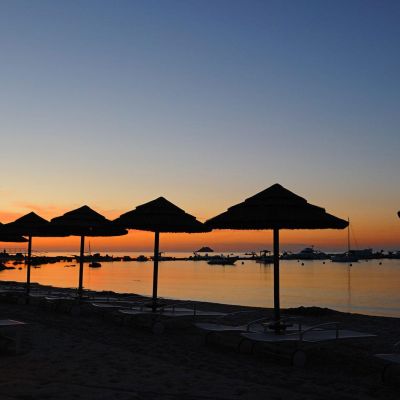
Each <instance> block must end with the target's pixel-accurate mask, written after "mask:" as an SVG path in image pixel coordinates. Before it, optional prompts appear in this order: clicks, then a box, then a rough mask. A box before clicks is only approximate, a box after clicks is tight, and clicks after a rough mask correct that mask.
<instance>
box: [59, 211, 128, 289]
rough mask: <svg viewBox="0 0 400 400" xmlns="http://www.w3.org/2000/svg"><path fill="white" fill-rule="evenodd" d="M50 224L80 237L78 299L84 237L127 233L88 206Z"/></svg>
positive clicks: (67, 233)
mask: <svg viewBox="0 0 400 400" xmlns="http://www.w3.org/2000/svg"><path fill="white" fill-rule="evenodd" d="M51 224H52V225H53V226H54V227H56V228H58V229H61V230H62V231H63V232H64V233H65V234H66V235H71V236H80V238H81V245H80V257H79V285H78V292H79V297H82V293H83V259H84V250H85V237H86V236H90V237H97V236H122V235H126V234H127V233H128V232H127V231H126V230H125V229H122V228H120V227H118V226H116V225H115V224H114V223H113V222H111V221H110V220H108V219H107V218H106V217H104V216H103V215H101V214H99V213H98V212H96V211H94V210H92V209H91V208H90V207H88V206H83V207H80V208H77V209H75V210H72V211H68V212H66V213H65V214H64V215H61V216H60V217H55V218H53V219H52V220H51Z"/></svg>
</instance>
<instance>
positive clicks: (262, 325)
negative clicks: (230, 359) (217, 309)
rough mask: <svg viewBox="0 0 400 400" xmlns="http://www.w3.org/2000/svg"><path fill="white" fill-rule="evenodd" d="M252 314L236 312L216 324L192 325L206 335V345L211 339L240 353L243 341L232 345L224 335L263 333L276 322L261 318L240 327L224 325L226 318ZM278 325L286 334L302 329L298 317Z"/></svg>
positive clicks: (283, 320)
mask: <svg viewBox="0 0 400 400" xmlns="http://www.w3.org/2000/svg"><path fill="white" fill-rule="evenodd" d="M252 312H254V311H238V312H234V313H230V314H227V315H226V316H223V317H221V318H219V319H218V321H217V322H216V323H210V322H197V323H195V324H194V325H195V326H196V327H197V328H199V329H201V330H203V331H205V332H206V335H205V337H204V339H205V342H206V343H207V342H209V341H211V339H212V338H213V339H214V341H215V340H217V341H218V342H219V343H220V344H224V345H230V346H232V345H234V346H236V347H237V349H238V350H239V351H240V350H241V345H242V343H243V341H244V339H242V340H239V341H237V340H236V341H235V342H233V343H232V341H227V336H226V335H224V334H232V333H236V334H237V333H239V334H240V333H245V332H247V333H250V332H252V333H256V332H260V333H263V332H267V331H269V330H271V329H273V328H274V326H275V324H276V321H273V320H271V317H263V318H259V319H256V320H251V321H249V322H247V323H245V324H241V325H227V324H226V320H227V319H228V318H229V319H232V318H233V317H235V316H237V315H239V314H242V315H243V314H246V313H252ZM278 323H279V324H280V326H281V327H285V331H286V332H295V331H300V330H302V328H303V327H304V326H303V325H302V322H301V320H300V319H299V318H298V317H284V318H282V319H281V320H280V321H278Z"/></svg>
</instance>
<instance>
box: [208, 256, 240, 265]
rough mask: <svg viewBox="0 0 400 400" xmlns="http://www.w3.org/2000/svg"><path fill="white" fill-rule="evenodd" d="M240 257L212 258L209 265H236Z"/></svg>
mask: <svg viewBox="0 0 400 400" xmlns="http://www.w3.org/2000/svg"><path fill="white" fill-rule="evenodd" d="M238 259H239V257H229V256H228V257H225V256H215V257H211V258H210V259H209V260H208V261H207V264H210V265H234V264H235V262H236V261H237V260H238Z"/></svg>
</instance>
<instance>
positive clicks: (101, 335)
mask: <svg viewBox="0 0 400 400" xmlns="http://www.w3.org/2000/svg"><path fill="white" fill-rule="evenodd" d="M198 307H199V308H200V309H208V310H218V311H228V312H229V311H237V310H239V309H245V308H244V307H236V306H226V305H219V304H211V303H208V304H207V303H198ZM247 309H248V310H250V308H247ZM253 310H254V317H255V318H256V317H258V316H261V315H262V316H264V315H266V314H268V313H271V310H265V309H264V310H262V309H253ZM0 312H1V318H2V319H7V318H10V319H16V320H20V321H24V322H27V323H28V325H27V326H26V327H25V332H24V338H23V339H24V340H23V343H22V349H21V350H22V351H21V353H20V354H18V355H12V354H1V355H0V359H1V367H0V368H1V370H0V399H73V398H76V399H96V400H101V399H123V400H125V399H217V400H218V399H348V400H350V399H393V400H394V399H398V398H399V397H398V396H399V393H400V384H399V385H398V386H396V385H393V384H392V385H387V384H383V383H382V382H381V379H380V374H381V372H382V367H383V365H384V363H383V362H381V361H380V360H378V359H375V358H374V357H372V355H373V354H374V353H379V352H388V351H390V350H391V345H392V344H393V343H395V342H396V341H398V340H399V339H400V319H396V318H385V317H370V316H364V315H356V314H345V313H339V312H335V311H332V310H327V309H317V308H304V309H302V308H298V309H289V310H287V313H288V314H290V315H302V316H304V320H305V321H304V322H305V323H310V324H311V323H314V322H325V321H340V322H342V323H343V325H344V326H345V327H348V328H351V329H355V330H359V331H363V332H369V333H374V334H378V335H379V336H377V337H376V338H372V339H366V340H362V341H358V342H349V343H347V344H345V343H335V344H330V345H327V346H323V347H321V348H319V349H313V350H311V351H310V352H309V354H308V363H307V365H306V366H305V367H302V368H296V367H292V366H291V365H290V362H289V361H288V360H287V359H285V358H281V357H278V356H276V355H271V354H270V353H265V352H264V351H262V349H259V350H257V349H256V352H255V354H240V353H238V352H237V350H236V349H235V348H234V347H233V346H221V345H216V344H215V343H214V344H211V345H210V344H206V343H205V342H204V335H203V334H202V333H201V332H199V331H198V330H197V329H196V328H195V327H193V326H192V325H191V323H190V322H187V323H180V324H177V325H175V324H172V325H168V328H167V330H166V332H165V333H164V334H162V335H153V334H152V333H151V331H150V330H149V329H146V327H144V326H142V325H141V326H138V324H134V323H130V324H125V325H121V324H120V323H119V319H118V318H115V317H113V316H112V315H108V316H107V317H106V318H103V317H102V316H101V315H99V314H98V313H95V312H93V311H91V309H89V308H87V309H85V310H84V311H83V312H82V313H81V315H79V316H72V315H70V314H69V313H66V312H65V311H63V310H58V311H55V310H50V309H48V308H47V307H44V306H43V305H38V304H30V305H25V304H15V303H11V302H8V301H3V302H1V303H0ZM252 315H253V314H252ZM237 322H238V323H239V322H240V321H239V320H237ZM234 341H235V340H233V341H232V342H229V343H234Z"/></svg>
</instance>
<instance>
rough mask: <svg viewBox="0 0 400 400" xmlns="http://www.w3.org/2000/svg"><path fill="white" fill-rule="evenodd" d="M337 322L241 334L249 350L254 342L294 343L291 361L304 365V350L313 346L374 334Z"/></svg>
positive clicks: (305, 356)
mask: <svg viewBox="0 0 400 400" xmlns="http://www.w3.org/2000/svg"><path fill="white" fill-rule="evenodd" d="M339 325H340V324H339V323H338V322H325V323H322V324H318V325H314V326H311V327H307V328H304V327H303V329H299V330H296V331H282V332H280V333H276V332H275V331H273V330H271V331H264V332H244V333H241V335H242V336H243V337H244V338H245V339H247V340H248V341H249V342H250V343H251V350H250V351H251V352H252V351H253V350H254V346H255V344H256V343H263V344H269V345H272V344H283V343H292V344H294V351H292V352H291V353H289V354H290V358H291V363H292V365H294V366H299V367H300V366H304V365H305V364H306V361H307V355H306V351H307V350H308V349H309V348H311V347H315V346H320V345H323V344H326V343H329V342H337V341H342V340H350V339H365V338H371V337H374V336H376V335H372V334H369V333H363V332H357V331H353V330H348V329H341V328H340V327H339Z"/></svg>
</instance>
